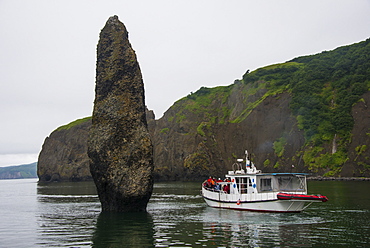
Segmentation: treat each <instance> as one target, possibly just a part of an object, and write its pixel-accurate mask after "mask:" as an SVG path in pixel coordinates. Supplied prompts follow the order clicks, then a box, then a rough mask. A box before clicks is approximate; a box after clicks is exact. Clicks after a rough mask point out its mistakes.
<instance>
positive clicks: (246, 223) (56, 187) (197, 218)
mask: <svg viewBox="0 0 370 248" xmlns="http://www.w3.org/2000/svg"><path fill="white" fill-rule="evenodd" d="M309 186H310V188H311V189H312V190H313V192H322V193H323V194H325V195H327V196H328V197H329V202H327V203H323V204H320V203H318V204H314V205H312V206H311V207H310V208H309V209H307V211H305V212H303V213H299V214H295V213H256V212H246V211H234V210H225V209H215V208H210V207H207V206H206V204H205V203H204V201H203V199H202V197H201V196H200V194H199V183H158V184H155V185H154V193H153V195H152V198H151V200H150V202H149V204H148V213H129V214H127V213H122V214H112V213H101V212H100V202H99V199H98V197H97V195H96V190H95V186H94V184H93V183H92V182H87V183H86V182H85V183H54V184H39V185H38V187H37V212H36V216H37V222H38V223H37V224H38V229H37V237H38V238H37V240H38V242H37V247H40V246H44V247H62V246H65V247H171V246H177V247H179V246H181V247H200V246H207V247H260V246H267V247H302V246H303V247H307V246H320V245H325V246H336V245H353V246H362V245H366V244H367V243H369V242H370V239H369V236H368V233H369V232H370V224H369V223H370V218H369V213H370V212H369V203H370V202H369V199H370V198H369V196H368V194H367V193H366V192H367V191H368V188H369V186H370V184H369V183H359V182H357V183H356V182H355V183H346V182H313V183H312V182H310V185H309ZM351 192H352V193H351Z"/></svg>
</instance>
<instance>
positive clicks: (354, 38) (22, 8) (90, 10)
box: [0, 0, 370, 166]
mask: <svg viewBox="0 0 370 248" xmlns="http://www.w3.org/2000/svg"><path fill="white" fill-rule="evenodd" d="M112 15H118V17H119V19H120V20H121V21H122V22H123V23H124V24H125V25H126V28H127V29H128V31H129V39H130V42H131V44H132V46H133V48H134V50H135V51H136V55H137V58H138V60H139V63H140V66H141V71H142V74H143V78H144V85H145V95H146V104H147V106H148V108H149V109H152V110H154V112H155V115H156V118H157V119H158V118H160V117H161V116H162V114H163V113H164V112H165V111H166V110H167V109H168V108H169V107H170V106H171V105H172V104H173V103H174V102H175V101H176V100H178V99H180V98H182V97H184V96H186V95H188V94H189V93H190V92H195V91H196V90H198V89H199V88H200V87H202V86H206V87H214V86H219V85H229V84H231V83H233V82H234V80H235V79H240V78H241V77H242V75H243V74H244V73H245V72H246V71H247V70H248V69H250V70H254V69H257V68H259V67H263V66H266V65H270V64H274V63H282V62H285V61H287V60H290V59H292V58H294V57H298V56H302V55H309V54H315V53H319V52H322V51H324V50H332V49H334V48H336V47H339V46H342V45H348V44H352V43H356V42H360V41H362V40H365V39H367V38H368V37H370V0H300V1H297V0H258V1H257V0H256V1H248V0H228V1H226V0H223V1H221V0H186V1H185V0H155V1H153V0H150V1H149V0H148V1H140V0H136V1H124V0H117V1H108V0H106V1H92V0H83V1H82V0H81V1H80V0H73V1H72V0H59V1H57V0H44V1H38V0H28V1H23V0H0V34H1V39H0V80H1V84H0V116H1V120H0V132H1V133H0V166H4V165H14V164H23V163H30V162H35V161H37V155H38V153H39V152H40V150H41V146H42V144H43V142H44V139H45V138H46V137H47V136H48V135H49V134H50V133H51V132H52V131H53V130H54V129H56V128H57V127H58V126H61V125H64V124H67V123H69V122H71V121H73V120H75V119H78V118H82V117H85V116H90V115H91V113H92V108H93V100H94V89H95V64H96V45H97V43H98V39H99V33H100V30H101V29H102V28H103V27H104V25H105V22H106V21H107V19H108V18H109V17H110V16H112Z"/></svg>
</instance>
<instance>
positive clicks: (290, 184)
mask: <svg viewBox="0 0 370 248" xmlns="http://www.w3.org/2000/svg"><path fill="white" fill-rule="evenodd" d="M257 184H258V187H257V188H258V192H280V191H284V192H303V191H306V178H305V176H302V175H261V176H259V177H258V180H257Z"/></svg>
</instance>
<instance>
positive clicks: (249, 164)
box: [245, 150, 261, 174]
mask: <svg viewBox="0 0 370 248" xmlns="http://www.w3.org/2000/svg"><path fill="white" fill-rule="evenodd" d="M245 167H246V170H247V174H258V173H261V171H260V170H257V168H256V166H254V163H253V162H252V161H250V160H249V158H248V151H247V150H245Z"/></svg>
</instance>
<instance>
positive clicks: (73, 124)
mask: <svg viewBox="0 0 370 248" xmlns="http://www.w3.org/2000/svg"><path fill="white" fill-rule="evenodd" d="M88 120H91V116H88V117H85V118H81V119H77V120H75V121H72V122H70V123H68V124H66V125H63V126H60V127H58V128H57V129H56V131H61V130H68V129H70V128H72V127H74V126H76V125H79V124H82V123H84V122H86V121H88Z"/></svg>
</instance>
